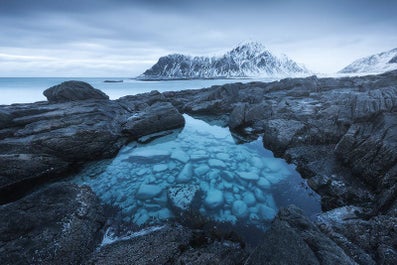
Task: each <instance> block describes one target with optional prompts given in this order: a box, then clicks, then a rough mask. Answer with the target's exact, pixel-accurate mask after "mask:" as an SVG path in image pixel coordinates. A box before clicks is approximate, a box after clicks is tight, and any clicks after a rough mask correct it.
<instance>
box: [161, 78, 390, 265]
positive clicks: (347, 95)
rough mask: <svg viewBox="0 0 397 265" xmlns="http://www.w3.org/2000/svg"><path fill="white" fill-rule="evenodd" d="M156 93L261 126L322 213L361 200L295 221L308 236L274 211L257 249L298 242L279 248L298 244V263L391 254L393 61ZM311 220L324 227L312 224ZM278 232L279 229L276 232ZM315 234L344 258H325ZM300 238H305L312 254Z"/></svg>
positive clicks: (385, 258) (256, 129)
mask: <svg viewBox="0 0 397 265" xmlns="http://www.w3.org/2000/svg"><path fill="white" fill-rule="evenodd" d="M164 95H165V96H166V97H167V98H169V99H170V101H171V102H172V103H173V104H174V105H175V106H177V108H178V109H179V110H180V111H181V112H187V113H190V114H200V115H210V116H217V117H220V115H222V118H223V117H224V116H225V115H226V116H228V117H229V119H228V124H229V127H230V128H231V129H233V130H235V131H237V132H245V130H246V128H248V127H250V131H252V132H253V133H255V134H261V135H263V143H264V145H265V147H267V148H269V149H271V150H272V151H273V152H274V153H275V154H276V155H277V156H281V157H284V158H286V159H287V160H288V161H289V162H292V163H294V164H296V165H297V168H298V170H299V172H300V173H301V174H302V176H303V177H305V178H307V179H308V184H309V185H310V187H312V188H313V189H314V190H315V191H316V192H317V193H319V194H320V195H321V201H322V208H323V210H332V209H334V210H333V212H331V213H333V214H334V215H337V216H338V215H343V214H342V213H344V212H345V207H358V208H359V209H361V210H360V213H361V214H357V215H354V218H353V219H348V218H347V219H340V218H339V219H338V218H336V219H335V218H334V219H333V221H332V222H330V221H327V218H321V219H320V220H319V221H318V223H317V224H316V226H315V225H313V224H310V225H309V222H308V223H307V224H304V225H302V227H308V226H310V227H311V228H310V230H311V231H315V234H316V235H318V237H317V236H316V237H314V238H311V239H308V238H307V237H306V236H307V233H306V232H304V233H302V231H300V229H298V230H299V231H300V232H299V231H298V232H297V230H296V229H295V228H293V230H294V233H295V234H294V233H293V232H291V233H284V234H283V233H282V230H284V231H286V229H287V228H285V227H284V226H285V223H282V224H280V222H279V221H277V222H275V224H274V228H272V230H271V234H269V235H268V240H269V241H270V242H274V244H267V245H265V246H264V249H267V250H270V251H271V250H272V246H281V245H283V244H284V243H286V242H287V241H288V240H291V241H293V242H296V243H297V244H298V245H296V247H295V248H293V247H292V248H291V249H290V250H288V249H287V250H286V251H287V252H288V251H291V252H292V253H299V252H302V251H303V252H304V253H307V256H305V257H303V256H301V257H300V258H302V260H301V261H302V262H303V263H305V262H307V264H316V262H317V263H320V264H354V262H355V263H357V264H395V263H396V262H397V249H396V246H397V245H396V241H395V240H394V239H395V238H396V236H395V235H394V230H395V227H396V226H397V220H396V218H395V217H396V209H397V177H396V176H397V123H396V122H397V71H392V72H388V73H385V74H382V75H377V76H364V77H346V78H339V79H333V78H322V79H318V78H317V77H315V76H313V77H308V78H297V79H284V80H281V81H278V82H273V83H259V82H252V83H248V84H241V83H235V84H227V85H223V86H213V87H211V88H207V89H203V90H192V91H182V92H167V93H164ZM327 214H328V213H327ZM283 216H284V214H283V213H280V215H279V219H280V220H284V219H285V218H284V217H283ZM283 218H284V219H283ZM288 224H289V226H291V225H290V224H291V222H289V221H288ZM280 226H281V229H280ZM382 226H383V227H384V230H382V229H381V227H382ZM291 227H293V226H291ZM391 227H394V228H391ZM298 228H299V227H298ZM320 228H321V230H323V229H325V230H324V231H322V232H324V233H326V234H327V235H329V236H325V235H324V234H321V233H320V232H319V231H320V230H319V229H320ZM287 230H288V229H287ZM386 230H387V231H392V232H387V233H388V234H390V235H391V236H387V235H386V234H385V233H386V232H384V231H386ZM311 233H312V232H310V234H311ZM313 233H314V232H313ZM278 235H279V236H282V237H285V238H284V239H280V240H279V241H275V240H276V237H278ZM287 238H288V240H287ZM391 238H394V239H391ZM320 239H321V240H326V241H327V242H329V245H330V246H331V245H332V246H335V247H332V248H331V249H329V251H330V252H329V253H333V252H334V251H336V252H335V253H342V252H344V253H345V254H346V255H347V256H348V257H349V258H346V260H345V261H343V259H345V258H343V259H339V258H341V257H342V256H343V255H342V256H340V255H339V254H336V255H339V256H338V257H339V258H338V259H337V260H334V259H333V258H332V257H331V256H332V255H331V254H330V255H328V254H327V252H318V251H317V252H316V251H314V248H313V245H312V244H314V243H315V242H319V240H320ZM302 240H303V241H302ZM313 240H314V241H313ZM312 241H313V242H314V243H313V242H312ZM299 242H301V243H302V242H306V244H307V245H308V246H309V247H310V248H311V249H312V251H313V255H314V256H315V257H316V259H317V261H316V260H314V259H313V257H314V256H313V255H311V254H310V252H306V251H305V249H307V246H304V245H301V243H299ZM332 242H333V243H332ZM368 242H371V243H368ZM335 244H336V245H335ZM336 246H337V247H338V248H337V247H336ZM337 249H338V250H337ZM340 250H342V252H341V251H340ZM264 251H265V250H263V251H261V253H258V256H257V257H258V258H259V257H261V256H262V257H263V259H266V260H274V259H276V258H280V257H278V256H277V255H276V254H274V255H272V254H270V253H274V251H273V252H268V254H265V253H264ZM327 255H328V256H327ZM322 257H329V260H331V261H335V263H332V262H331V263H327V259H325V258H322ZM349 259H350V260H349ZM269 262H270V261H269ZM285 262H286V264H289V262H292V263H291V264H293V259H292V258H291V259H288V257H286V259H285ZM338 262H342V263H338ZM343 262H345V263H343ZM253 264H254V263H253ZM259 264H260V263H259ZM262 264H274V263H271V262H270V263H262Z"/></svg>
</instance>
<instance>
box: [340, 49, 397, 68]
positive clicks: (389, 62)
mask: <svg viewBox="0 0 397 265" xmlns="http://www.w3.org/2000/svg"><path fill="white" fill-rule="evenodd" d="M395 69H397V48H394V49H391V50H389V51H384V52H380V53H377V54H373V55H370V56H366V57H363V58H359V59H357V60H355V61H353V62H352V63H351V64H349V65H347V66H346V67H344V68H343V69H342V70H340V71H339V72H338V73H343V74H349V73H371V74H380V73H384V72H388V71H392V70H395Z"/></svg>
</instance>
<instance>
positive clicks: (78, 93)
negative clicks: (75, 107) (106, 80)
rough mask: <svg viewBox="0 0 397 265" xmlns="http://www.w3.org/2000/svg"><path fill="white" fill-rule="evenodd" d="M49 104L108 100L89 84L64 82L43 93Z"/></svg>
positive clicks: (107, 97)
mask: <svg viewBox="0 0 397 265" xmlns="http://www.w3.org/2000/svg"><path fill="white" fill-rule="evenodd" d="M43 94H44V96H46V97H47V100H48V101H49V102H51V103H59V102H67V101H78V100H87V99H103V100H108V99H109V96H107V95H106V94H105V93H103V92H102V91H100V90H99V89H95V88H93V87H92V86H91V85H90V84H88V83H85V82H81V81H66V82H63V83H61V84H59V85H56V86H52V87H50V88H48V89H46V90H45V91H44V92H43Z"/></svg>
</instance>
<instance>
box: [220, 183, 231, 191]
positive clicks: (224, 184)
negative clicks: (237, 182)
mask: <svg viewBox="0 0 397 265" xmlns="http://www.w3.org/2000/svg"><path fill="white" fill-rule="evenodd" d="M222 183H223V186H224V187H225V189H228V190H230V189H231V188H233V184H232V183H230V182H228V181H223V182H222Z"/></svg>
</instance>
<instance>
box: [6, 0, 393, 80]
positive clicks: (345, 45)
mask: <svg viewBox="0 0 397 265" xmlns="http://www.w3.org/2000/svg"><path fill="white" fill-rule="evenodd" d="M396 8H397V2H396V1H386V0H385V1H368V0H363V1H352V0H345V1H341V0H334V1H314V0H308V1H292V0H281V1H259V0H258V1H231V0H229V1H226V0H213V1H209V0H204V1H186V0H185V1H177V0H171V1H160V0H157V1H148V0H146V1H144V0H136V1H127V0H115V1H111V0H86V1H83V0H79V1H77V0H69V1H53V0H52V1H51V0H40V1H29V0H0V35H1V36H2V37H1V38H0V76H15V75H18V76H30V75H42V76H49V75H57V76H72V75H80V76H84V75H85V76H89V75H96V76H97V75H101V76H112V75H115V76H134V75H138V74H139V73H141V72H143V71H144V70H145V68H146V67H149V66H150V65H151V64H152V63H154V62H155V61H156V60H157V59H158V57H159V56H161V55H165V54H167V53H171V52H183V53H191V54H197V55H203V54H219V53H221V52H224V51H226V50H228V49H230V48H232V47H233V46H234V45H236V44H238V43H239V42H241V41H245V40H255V41H260V42H262V43H263V44H265V45H266V46H268V47H269V48H270V49H271V50H274V51H276V52H279V53H286V54H287V55H288V56H290V57H292V58H293V59H295V60H297V61H299V62H301V63H304V64H306V65H307V66H308V67H309V68H311V69H313V70H314V71H321V72H335V71H337V70H339V69H340V68H342V67H343V66H344V65H346V64H347V63H350V61H352V60H354V59H356V58H357V57H360V56H365V55H369V54H371V53H375V52H380V51H383V50H387V49H391V48H394V47H397V27H395V25H397V18H396V16H395V14H394V10H396Z"/></svg>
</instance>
